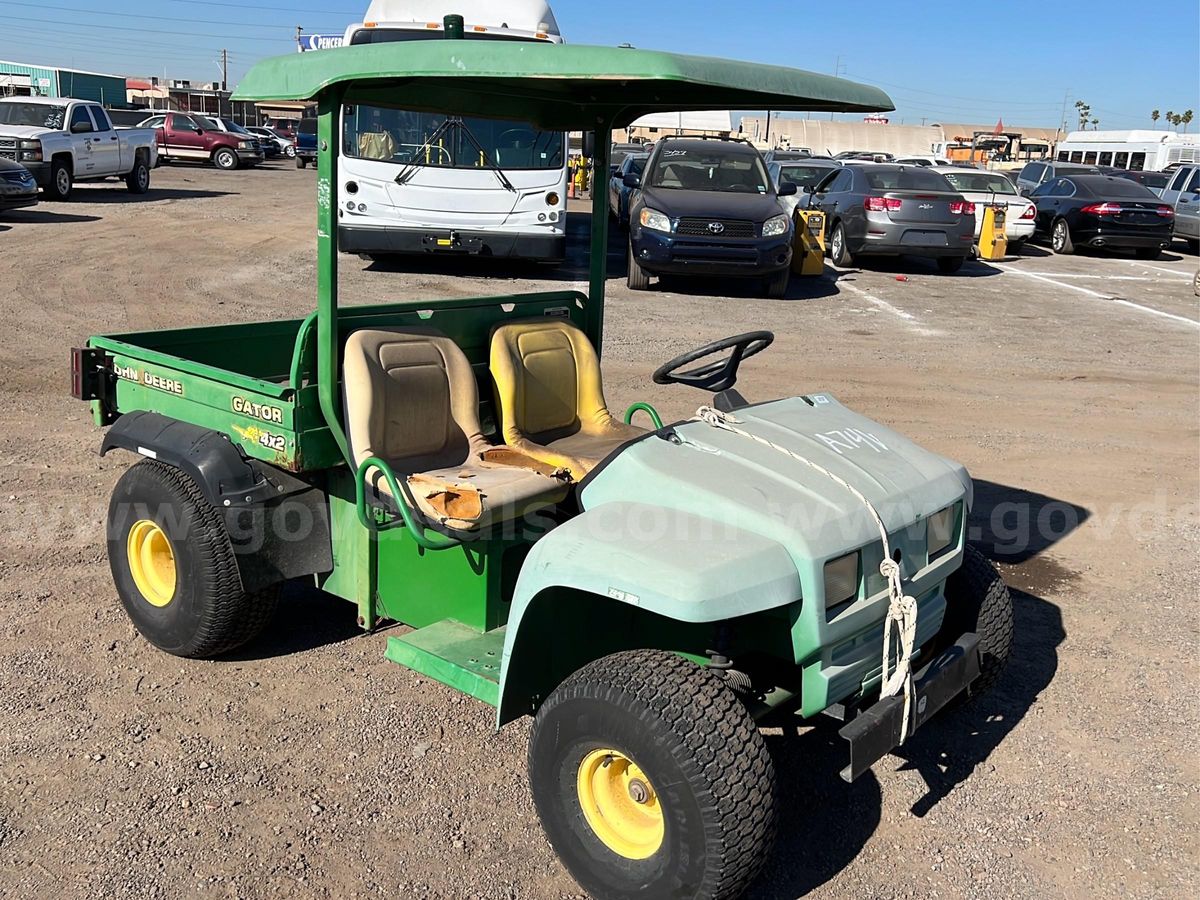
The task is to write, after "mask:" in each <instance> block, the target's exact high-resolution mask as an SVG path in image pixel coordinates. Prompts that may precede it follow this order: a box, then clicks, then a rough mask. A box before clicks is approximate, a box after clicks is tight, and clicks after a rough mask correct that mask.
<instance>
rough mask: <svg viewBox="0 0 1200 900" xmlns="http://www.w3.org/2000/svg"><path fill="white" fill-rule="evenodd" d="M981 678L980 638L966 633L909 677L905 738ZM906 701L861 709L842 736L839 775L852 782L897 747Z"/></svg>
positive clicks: (895, 699) (887, 699)
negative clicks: (844, 749)
mask: <svg viewBox="0 0 1200 900" xmlns="http://www.w3.org/2000/svg"><path fill="white" fill-rule="evenodd" d="M978 677H979V636H978V635H976V634H971V633H967V634H964V635H963V636H962V637H960V638H959V639H958V641H957V642H956V643H955V644H954V646H952V647H949V648H947V649H946V650H945V651H944V652H943V653H942V654H940V655H939V656H937V657H935V658H934V659H932V660H930V662H929V663H928V664H926V665H925V666H924V667H922V668H921V669H920V670H918V671H917V672H915V673H914V674H913V692H914V695H915V696H914V697H913V704H912V709H911V710H910V715H911V721H910V722H909V734H910V735H911V734H912V732H914V731H916V730H917V729H918V728H920V727H921V726H922V725H924V724H925V723H926V722H928V721H929V720H930V719H931V718H933V717H934V716H935V715H936V714H937V713H938V712H940V711H941V710H942V709H944V708H945V706H946V704H948V703H949V702H950V701H951V700H953V699H954V698H955V697H957V696H958V695H959V694H961V693H962V692H963V691H965V690H966V689H967V688H968V687H970V685H971V683H972V682H974V681H975V679H976V678H978ZM903 725H904V696H903V694H901V695H899V696H896V697H885V698H883V699H882V700H880V701H879V702H878V703H875V704H874V705H873V706H870V707H868V708H867V709H864V710H863V711H862V712H860V713H859V714H858V716H856V717H855V718H854V719H853V720H851V722H850V723H849V724H848V725H845V726H844V727H843V728H842V729H841V730H840V731H838V734H840V735H841V736H842V737H843V738H845V739H846V741H847V742H848V743H849V745H850V748H849V749H850V763H849V765H847V766H846V767H845V768H844V769H842V772H841V775H842V778H843V779H844V780H845V781H854V780H855V779H856V778H858V777H859V776H860V775H862V774H863V773H864V772H866V771H867V770H869V769H870V768H871V766H873V765H875V763H877V762H879V760H881V759H883V757H885V756H887V755H888V754H889V753H891V752H892V751H893V750H895V749H896V747H897V746H899V744H900V734H901V730H902V728H903Z"/></svg>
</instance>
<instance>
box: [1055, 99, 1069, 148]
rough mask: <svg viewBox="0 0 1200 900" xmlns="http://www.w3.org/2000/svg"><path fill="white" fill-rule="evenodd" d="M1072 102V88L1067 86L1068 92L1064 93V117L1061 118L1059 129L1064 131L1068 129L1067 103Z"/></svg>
mask: <svg viewBox="0 0 1200 900" xmlns="http://www.w3.org/2000/svg"><path fill="white" fill-rule="evenodd" d="M1070 102H1071V89H1070V88H1067V91H1066V93H1065V94H1063V109H1062V119H1060V122H1061V123H1062V124H1061V126H1060V127H1059V129H1058V130H1059V131H1063V132H1065V131H1066V128H1067V104H1068V103H1070ZM1056 143H1057V142H1056Z"/></svg>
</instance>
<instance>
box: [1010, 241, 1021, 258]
mask: <svg viewBox="0 0 1200 900" xmlns="http://www.w3.org/2000/svg"><path fill="white" fill-rule="evenodd" d="M1024 249H1025V239H1024V238H1022V239H1021V240H1019V241H1012V242H1011V243H1009V245H1008V252H1009V255H1011V256H1020V255H1021V251H1022V250H1024Z"/></svg>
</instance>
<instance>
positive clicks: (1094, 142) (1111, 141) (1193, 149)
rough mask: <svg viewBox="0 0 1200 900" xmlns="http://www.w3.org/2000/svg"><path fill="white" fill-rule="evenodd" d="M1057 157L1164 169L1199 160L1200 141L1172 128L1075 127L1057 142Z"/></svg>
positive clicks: (1146, 169) (1093, 163)
mask: <svg viewBox="0 0 1200 900" xmlns="http://www.w3.org/2000/svg"><path fill="white" fill-rule="evenodd" d="M1054 158H1055V160H1056V161H1057V162H1060V163H1080V164H1082V165H1086V166H1111V167H1112V168H1114V169H1129V170H1131V171H1134V172H1162V171H1164V170H1165V169H1167V168H1168V167H1170V166H1173V165H1179V164H1189V163H1198V162H1200V142H1198V141H1197V138H1196V135H1194V134H1177V133H1176V132H1173V131H1073V132H1071V134H1069V135H1067V139H1066V140H1065V141H1063V142H1061V143H1060V144H1059V145H1058V148H1057V150H1056V151H1055V154H1054Z"/></svg>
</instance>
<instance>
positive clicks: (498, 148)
mask: <svg viewBox="0 0 1200 900" xmlns="http://www.w3.org/2000/svg"><path fill="white" fill-rule="evenodd" d="M452 13H453V14H459V15H462V16H463V18H464V19H465V23H466V28H465V39H466V40H490V41H536V42H542V43H552V44H561V43H562V42H563V39H562V35H561V34H560V33H559V30H558V24H557V23H556V21H555V19H554V13H553V11H552V10H551V9H550V6H549V4H548V3H546V2H544V0H499V2H489V0H454V2H446V0H442V2H437V0H373V2H372V3H371V6H370V8H369V9H368V10H367V16H366V20H365V21H364V22H361V23H359V24H356V25H351V26H350V28H349V29H348V30H347V31H346V37H345V41H344V46H346V47H353V46H357V45H361V44H374V43H384V42H393V41H423V40H444V39H445V34H444V28H443V21H444V17H445V16H446V15H449V14H452ZM331 52H339V51H336V50H335V51H331ZM341 128H342V143H341V156H340V161H339V166H340V173H341V180H342V181H343V182H344V183H345V185H346V187H344V188H343V191H344V196H346V198H347V203H346V206H345V208H344V210H343V211H342V216H341V219H340V226H339V242H340V246H341V249H342V250H344V251H345V252H347V253H360V254H363V255H366V256H377V255H388V254H402V253H439V252H442V253H469V254H474V255H481V256H495V257H513V258H520V259H532V260H539V261H546V262H559V261H561V260H562V259H563V258H564V257H565V255H566V219H567V205H566V204H567V152H568V151H567V135H566V134H564V133H562V132H544V131H539V130H538V129H537V128H535V127H534V126H532V125H530V124H528V123H525V122H510V121H504V120H500V119H485V118H461V117H449V118H448V117H446V116H444V115H435V114H431V113H420V112H409V111H406V110H402V109H395V108H392V107H388V106H382V105H381V106H368V105H365V104H359V105H357V106H347V107H346V108H345V109H344V110H343V113H342V123H341Z"/></svg>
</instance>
